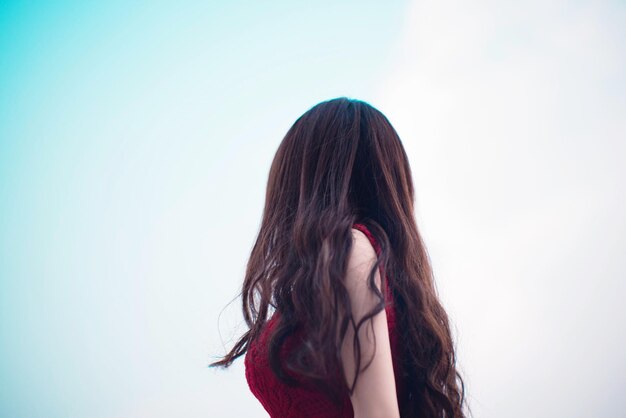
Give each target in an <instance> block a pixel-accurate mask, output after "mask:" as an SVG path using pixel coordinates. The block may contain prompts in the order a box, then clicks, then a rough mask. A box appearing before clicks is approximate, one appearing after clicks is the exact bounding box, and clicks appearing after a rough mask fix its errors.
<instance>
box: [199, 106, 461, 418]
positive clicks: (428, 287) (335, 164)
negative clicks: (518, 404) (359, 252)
mask: <svg viewBox="0 0 626 418" xmlns="http://www.w3.org/2000/svg"><path fill="white" fill-rule="evenodd" d="M414 201H415V194H414V189H413V180H412V176H411V169H410V166H409V161H408V158H407V155H406V153H405V151H404V147H403V145H402V143H401V141H400V138H399V136H398V134H397V133H396V131H395V129H394V128H393V127H392V125H391V124H390V122H389V121H388V119H387V118H386V117H385V116H384V115H383V114H382V113H381V112H380V111H379V110H377V109H376V108H374V107H373V106H371V105H370V104H368V103H366V102H363V101H360V100H355V99H349V98H346V97H339V98H336V99H332V100H328V101H324V102H321V103H319V104H317V105H315V106H313V107H312V108H311V109H309V110H308V111H307V112H305V113H304V114H303V115H302V116H300V117H299V118H298V119H297V120H296V122H295V123H294V124H293V126H291V128H290V129H289V131H288V132H287V134H286V135H285V137H284V138H283V140H282V142H281V143H280V146H279V147H278V150H277V152H276V155H275V157H274V160H273V162H272V165H271V168H270V172H269V179H268V183H267V191H266V197H265V207H264V211H263V218H262V222H261V227H260V231H259V234H258V237H257V239H256V242H255V244H254V246H253V248H252V252H251V255H250V259H249V261H248V264H247V268H246V273H245V279H244V282H243V287H242V292H241V295H242V302H243V315H244V319H245V321H246V323H247V325H248V328H249V329H248V331H247V332H245V333H244V335H243V336H242V337H241V338H240V339H239V340H238V341H237V343H236V344H235V345H234V347H233V348H232V350H231V351H230V352H229V353H227V354H226V355H225V356H224V357H223V358H222V359H221V360H219V361H216V362H214V363H211V364H210V366H211V367H214V366H222V367H228V366H229V365H230V364H231V363H232V362H233V361H234V360H235V359H236V358H238V357H240V356H241V355H243V354H245V352H246V351H247V349H248V346H249V343H250V342H251V341H253V340H254V339H255V338H256V337H257V336H258V335H259V333H260V331H261V329H262V327H263V325H264V324H265V323H266V322H267V320H268V319H269V314H270V313H271V312H270V311H272V310H276V311H278V312H280V317H281V318H280V319H281V320H280V321H279V323H278V324H277V326H276V328H275V329H274V331H273V333H272V336H271V338H270V365H271V367H272V370H273V372H274V373H275V374H276V375H277V377H278V378H280V379H281V380H282V381H283V382H285V383H286V384H290V385H293V384H295V382H294V381H293V379H291V377H290V376H288V375H287V374H286V373H285V371H284V369H283V365H282V364H281V361H280V356H279V352H280V348H281V346H282V344H283V343H284V342H285V339H286V338H287V337H288V336H289V335H292V334H293V333H294V332H295V331H296V330H297V329H298V328H299V327H300V326H303V327H305V328H306V330H307V333H306V335H305V339H304V341H303V343H302V344H301V345H299V346H298V348H297V350H295V352H294V353H293V355H291V356H290V357H289V360H288V362H287V364H286V367H287V368H288V369H289V370H291V371H295V372H297V373H299V374H300V375H302V376H306V377H307V378H308V379H310V381H312V382H314V383H316V384H318V386H319V387H320V388H324V387H326V388H328V385H327V383H328V378H329V376H335V375H336V373H335V372H336V370H337V368H339V370H343V369H342V368H341V352H340V349H341V341H342V339H343V337H344V336H345V334H346V331H347V327H348V325H349V324H350V323H354V320H353V318H352V316H351V311H352V310H351V308H350V298H349V294H348V292H347V290H346V288H345V286H344V283H343V279H344V276H345V273H346V268H347V259H348V255H349V254H350V249H351V246H352V232H351V228H352V226H353V224H354V223H357V222H358V223H362V224H364V225H366V227H367V228H368V229H369V230H370V231H371V233H372V234H373V235H374V237H375V239H376V241H377V242H378V243H379V245H380V248H381V251H380V253H379V254H378V259H377V261H376V263H375V265H374V266H373V268H372V271H371V272H370V275H369V281H370V287H371V288H372V291H374V292H375V293H376V294H377V295H378V297H379V299H380V302H379V304H378V305H377V306H376V308H375V309H373V310H372V311H371V312H370V313H369V314H368V315H366V316H365V317H364V318H363V319H362V320H361V321H360V322H359V323H358V324H356V326H357V330H358V328H359V327H360V326H362V325H363V324H364V323H365V321H368V320H369V321H370V323H371V318H372V317H373V316H374V315H376V314H377V313H378V312H380V311H381V310H382V309H384V306H385V300H384V296H383V294H382V293H381V292H379V291H378V290H377V289H375V287H374V286H373V283H374V275H375V272H376V270H375V269H377V268H379V267H381V266H382V268H383V271H384V272H385V276H388V277H389V283H388V285H389V286H390V288H391V291H392V294H393V297H394V304H395V305H396V312H397V326H398V327H399V329H401V330H402V333H401V336H400V346H401V350H402V359H401V367H402V373H403V379H404V382H405V384H404V385H405V387H406V388H407V389H406V393H405V394H403V396H402V399H401V402H400V412H401V416H402V417H433V418H434V417H437V418H440V417H442V416H444V414H445V417H446V418H464V417H465V414H464V412H463V407H464V400H465V388H464V383H463V379H462V378H461V375H460V373H459V372H458V371H457V369H456V359H455V347H454V343H453V340H452V336H451V332H450V326H449V319H448V316H447V314H446V312H445V310H444V308H443V307H442V305H441V303H440V301H439V298H438V296H437V290H436V287H435V283H434V278H433V272H432V268H431V264H430V260H429V257H428V253H427V250H426V247H425V245H424V242H423V241H422V238H421V235H420V233H419V231H418V227H417V224H416V221H415V217H414ZM381 279H382V280H383V285H384V280H386V277H382V278H381ZM355 335H356V336H357V340H358V332H355ZM337 336H339V339H338V338H337ZM355 357H356V360H357V365H360V364H361V358H360V351H359V344H358V341H357V344H355ZM366 367H367V366H366ZM333 370H334V371H333ZM357 370H361V371H362V370H363V369H361V367H357ZM342 376H343V374H342ZM357 376H358V372H357ZM338 384H339V387H333V388H328V390H327V392H328V394H329V395H331V396H332V394H333V393H335V394H337V393H350V394H351V393H352V391H353V390H354V387H355V385H356V380H355V382H354V383H353V385H352V387H351V388H349V387H348V386H347V384H346V382H345V381H343V379H342V382H339V383H338ZM337 390H339V391H340V392H337ZM341 391H344V392H341Z"/></svg>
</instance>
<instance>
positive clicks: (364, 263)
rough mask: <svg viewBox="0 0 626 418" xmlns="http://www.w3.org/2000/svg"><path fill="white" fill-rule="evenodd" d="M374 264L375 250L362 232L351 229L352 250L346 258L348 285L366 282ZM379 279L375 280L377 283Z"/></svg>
mask: <svg viewBox="0 0 626 418" xmlns="http://www.w3.org/2000/svg"><path fill="white" fill-rule="evenodd" d="M375 262H376V250H375V249H374V247H373V245H372V243H371V242H370V240H369V238H368V237H367V235H365V233H363V231H360V230H358V229H355V228H352V248H351V250H350V255H349V258H348V268H347V275H346V279H347V281H348V284H353V285H355V284H357V282H363V281H367V278H368V276H369V273H370V271H371V269H372V267H373V265H374V263H375ZM378 281H379V278H377V282H378Z"/></svg>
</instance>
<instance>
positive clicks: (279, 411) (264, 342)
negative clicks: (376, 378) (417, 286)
mask: <svg viewBox="0 0 626 418" xmlns="http://www.w3.org/2000/svg"><path fill="white" fill-rule="evenodd" d="M353 228H355V229H357V230H359V231H361V232H363V233H364V234H365V235H366V236H367V238H368V239H369V241H370V243H371V244H372V246H373V247H374V249H375V251H376V253H377V254H378V253H379V252H380V246H379V244H378V242H376V239H375V238H374V236H373V235H372V234H371V232H370V231H369V230H368V229H367V227H366V226H365V225H364V224H361V223H355V224H354V225H353ZM382 274H384V271H381V275H382ZM386 279H387V280H384V283H385V289H384V290H385V300H386V301H390V303H388V304H386V307H385V313H386V316H387V325H388V329H389V340H390V341H389V342H390V345H391V352H392V359H393V369H394V376H395V381H396V395H397V398H398V403H400V401H401V398H402V393H403V391H404V386H403V382H402V379H401V371H400V364H401V362H400V356H401V353H400V346H399V341H398V339H399V335H398V330H397V329H396V309H395V304H394V303H393V296H392V292H391V290H390V288H389V286H388V278H387V277H386ZM279 320H280V313H279V312H275V313H274V315H273V316H272V317H271V318H270V319H269V321H268V322H267V323H266V325H265V327H264V328H263V330H262V332H261V334H260V335H259V338H258V339H257V340H255V341H251V342H250V345H249V347H248V351H247V353H246V357H245V369H246V379H247V381H248V385H249V387H250V390H251V391H252V393H253V394H254V396H256V398H257V399H258V400H259V401H260V402H261V404H262V405H263V407H264V408H265V409H266V410H267V412H268V413H269V414H270V416H272V417H281V418H289V417H294V418H295V417H298V418H301V417H316V418H325V417H329V418H330V417H337V418H340V417H341V418H343V417H353V416H354V412H353V408H352V403H351V400H350V398H349V396H348V394H347V393H346V394H345V396H344V397H343V398H342V400H341V405H339V406H337V405H336V404H334V403H333V402H332V401H331V400H330V399H329V398H328V397H327V396H326V395H325V394H324V393H322V392H320V391H319V390H316V389H315V388H314V387H312V386H310V385H307V384H306V382H305V381H304V380H303V379H300V378H299V377H298V376H295V375H292V377H294V378H295V379H296V380H297V381H298V382H299V383H300V384H301V385H302V386H298V387H290V386H288V385H286V384H284V383H283V382H281V381H280V380H278V378H277V377H276V376H275V375H274V374H273V372H272V370H271V368H270V364H269V356H268V350H267V347H268V337H269V335H270V333H271V331H272V330H273V328H274V326H275V325H276V323H277V321H279ZM300 336H301V332H300V331H299V332H296V333H295V334H293V335H290V336H289V337H288V338H287V340H286V342H285V344H284V345H283V347H282V349H281V359H282V360H284V359H286V357H287V354H288V353H289V352H291V350H292V349H293V348H294V347H295V346H296V345H297V343H298V341H299V337H300ZM338 378H342V376H339V375H338Z"/></svg>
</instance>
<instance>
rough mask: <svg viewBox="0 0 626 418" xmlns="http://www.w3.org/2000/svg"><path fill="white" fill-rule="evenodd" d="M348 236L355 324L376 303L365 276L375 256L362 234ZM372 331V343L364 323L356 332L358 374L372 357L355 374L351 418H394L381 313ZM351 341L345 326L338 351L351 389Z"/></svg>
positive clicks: (383, 314) (392, 384) (388, 348)
mask: <svg viewBox="0 0 626 418" xmlns="http://www.w3.org/2000/svg"><path fill="white" fill-rule="evenodd" d="M352 236H353V245H352V250H351V252H350V256H349V260H348V269H347V273H346V280H345V284H346V288H347V290H348V293H349V295H350V300H351V304H352V315H353V317H354V321H355V324H357V323H358V322H359V320H360V319H361V318H362V317H363V316H364V315H365V314H366V313H367V312H369V311H371V310H372V309H373V307H374V306H375V305H376V303H377V302H378V299H377V297H376V296H375V295H374V293H373V291H372V290H371V289H369V287H368V283H367V280H368V276H369V273H370V271H371V269H372V267H373V265H374V262H375V261H376V252H375V250H374V247H372V244H371V243H370V241H369V240H368V238H367V236H366V235H365V234H364V233H363V232H361V231H359V230H357V229H353V230H352ZM375 283H376V286H377V287H378V289H381V278H380V269H377V272H376V276H375ZM373 328H374V333H375V335H376V341H374V337H373V335H372V329H371V325H370V324H369V323H368V322H365V323H364V324H363V325H362V326H361V329H359V339H360V342H361V343H360V345H361V370H362V369H363V367H364V366H365V365H366V364H367V363H368V362H369V361H370V359H371V358H372V355H374V358H373V360H372V363H371V364H370V366H369V367H368V368H367V370H365V371H361V373H360V374H359V377H358V379H357V382H356V386H355V391H354V393H353V394H352V396H351V398H350V400H351V401H352V408H353V410H354V416H355V418H369V417H376V418H398V417H400V412H399V408H398V400H397V397H396V383H395V379H394V374H393V363H392V357H391V346H390V343H389V329H388V327H387V314H386V312H385V310H384V309H383V310H382V311H381V312H379V313H378V314H376V315H375V316H374V317H373ZM353 340H354V327H353V325H352V324H349V326H348V332H347V333H346V336H345V339H344V340H343V344H342V347H341V356H342V362H343V366H344V370H345V378H346V382H347V383H348V387H351V386H352V383H353V381H354V375H355V371H356V364H355V363H356V361H355V357H354V352H353Z"/></svg>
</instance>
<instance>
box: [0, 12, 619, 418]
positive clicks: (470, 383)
mask: <svg viewBox="0 0 626 418" xmlns="http://www.w3.org/2000/svg"><path fill="white" fill-rule="evenodd" d="M625 22H626V5H625V4H624V2H618V1H613V2H580V1H560V0H557V1H551V2H542V1H535V0H531V1H526V2H501V1H500V2H496V1H481V2H472V4H471V5H470V4H469V3H467V2H455V1H449V0H440V1H396V2H384V4H383V2H373V1H359V2H356V1H344V2H336V1H317V2H313V3H307V4H304V3H302V4H299V3H296V2H286V1H281V2H241V1H232V2H219V3H217V2H210V1H206V2H145V1H144V2H132V3H129V2H120V1H110V2H100V3H97V4H96V3H92V2H69V1H67V2H63V1H58V2H48V3H43V2H41V3H39V4H36V3H29V4H25V3H17V2H4V3H2V5H1V6H0V343H1V345H0V416H2V417H14V418H22V417H24V418H26V417H28V418H39V417H42V418H43V417H46V418H56V417H93V418H99V417H107V418H131V417H132V418H136V417H209V416H211V417H212V416H215V417H264V416H267V414H266V413H265V412H264V410H263V409H262V407H261V405H260V404H259V403H258V401H257V400H256V398H254V396H253V395H252V394H251V393H250V392H249V390H248V388H247V384H246V381H245V378H244V374H243V361H238V362H236V363H235V365H234V366H233V367H232V368H231V369H228V370H226V371H222V370H213V369H207V368H206V364H208V362H210V361H211V360H213V357H211V356H213V355H217V354H222V353H224V345H223V344H225V345H226V347H230V346H231V345H232V342H233V337H235V336H238V335H239V334H238V333H239V332H241V331H242V327H241V322H240V314H239V305H238V302H234V303H231V304H230V305H228V303H229V301H231V300H232V299H233V298H234V297H235V296H236V295H237V292H238V290H239V288H240V285H241V280H242V278H243V272H244V267H245V263H246V261H247V256H248V255H249V251H250V250H251V246H252V244H253V242H254V239H255V234H256V232H257V230H258V227H259V222H260V216H261V211H262V206H263V198H264V193H265V183H266V180H267V174H268V170H269V165H270V162H271V160H272V158H273V155H274V152H275V150H276V148H277V146H278V144H279V142H280V140H281V139H282V137H283V135H284V134H285V133H286V131H287V129H288V128H289V126H290V125H291V124H292V123H293V122H294V121H295V120H296V118H297V117H298V116H299V115H300V114H302V113H303V112H304V111H306V110H307V109H308V108H310V107H311V106H313V105H314V104H316V103H317V102H319V101H321V100H325V99H329V98H332V97H337V96H344V95H345V96H349V97H354V98H359V99H362V100H365V101H368V102H370V103H371V104H372V105H374V106H376V107H377V108H379V109H380V110H381V111H382V112H383V113H385V114H386V115H387V116H388V118H389V119H390V120H391V122H392V124H394V126H395V127H396V129H397V130H398V132H399V134H400V136H401V138H402V140H403V143H404V144H405V147H406V149H407V152H408V154H409V158H410V161H411V165H412V169H413V173H414V180H415V183H416V188H417V214H416V215H417V218H418V224H419V225H420V228H421V230H422V232H423V234H424V239H425V241H426V244H427V245H428V248H429V251H430V254H431V257H432V262H433V265H434V269H435V275H436V279H437V283H438V288H439V291H440V295H441V298H442V300H443V302H444V305H445V306H446V307H447V309H448V311H449V314H450V317H451V319H452V322H453V324H454V328H455V337H456V339H457V341H458V343H457V344H458V357H459V366H460V368H461V371H462V372H463V373H464V376H465V379H466V384H467V391H468V392H467V396H468V398H469V403H470V405H471V407H472V409H473V411H474V414H475V417H476V418H483V417H484V418H496V417H498V418H500V417H507V418H508V417H511V418H518V417H519V418H522V417H524V418H527V417H539V418H543V417H546V418H547V417H568V418H569V417H573V418H576V417H589V418H592V417H599V416H602V417H617V416H621V415H623V411H624V410H626V398H625V397H624V392H625V391H626V355H625V354H624V353H626V327H625V326H624V324H623V322H624V319H625V318H626V304H625V303H624V297H625V295H626V280H625V279H626V257H624V256H625V254H624V249H625V248H626V217H625V215H624V214H625V213H626V186H625V185H624V179H625V178H626V168H625V162H626V118H625V117H624V110H625V109H626V68H625V64H626V24H624V23H625ZM220 313H221V317H220V320H219V323H218V316H219V315H220Z"/></svg>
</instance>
